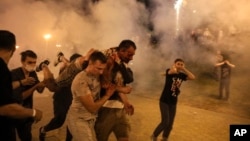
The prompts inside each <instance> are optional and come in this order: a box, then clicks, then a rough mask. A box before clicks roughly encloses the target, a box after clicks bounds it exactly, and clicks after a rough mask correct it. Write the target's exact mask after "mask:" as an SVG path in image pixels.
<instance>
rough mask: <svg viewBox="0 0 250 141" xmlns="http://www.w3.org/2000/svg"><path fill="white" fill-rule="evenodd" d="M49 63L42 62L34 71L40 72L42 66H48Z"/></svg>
mask: <svg viewBox="0 0 250 141" xmlns="http://www.w3.org/2000/svg"><path fill="white" fill-rule="evenodd" d="M49 63H50V62H49V60H48V59H46V60H44V61H43V62H41V63H40V64H39V65H38V66H37V67H36V71H37V72H39V71H41V70H42V67H43V65H49Z"/></svg>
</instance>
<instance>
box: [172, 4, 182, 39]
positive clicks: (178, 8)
mask: <svg viewBox="0 0 250 141" xmlns="http://www.w3.org/2000/svg"><path fill="white" fill-rule="evenodd" d="M182 2H183V0H177V1H176V2H175V5H174V8H175V10H176V35H178V31H179V17H180V9H181V6H182Z"/></svg>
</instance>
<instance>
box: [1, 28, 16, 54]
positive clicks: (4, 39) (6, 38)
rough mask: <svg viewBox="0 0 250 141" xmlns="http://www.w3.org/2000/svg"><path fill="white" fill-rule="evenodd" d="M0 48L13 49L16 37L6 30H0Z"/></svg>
mask: <svg viewBox="0 0 250 141" xmlns="http://www.w3.org/2000/svg"><path fill="white" fill-rule="evenodd" d="M0 49H4V50H8V51H15V49H16V37H15V35H14V34H13V33H12V32H10V31H8V30H0Z"/></svg>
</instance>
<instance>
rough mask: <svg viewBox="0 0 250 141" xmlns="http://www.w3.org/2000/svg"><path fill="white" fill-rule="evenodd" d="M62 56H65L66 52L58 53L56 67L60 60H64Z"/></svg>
mask: <svg viewBox="0 0 250 141" xmlns="http://www.w3.org/2000/svg"><path fill="white" fill-rule="evenodd" d="M62 56H64V54H63V53H62V52H59V53H58V54H57V59H56V61H55V62H54V66H55V67H56V66H57V65H58V64H59V63H60V62H62V60H61V57H62Z"/></svg>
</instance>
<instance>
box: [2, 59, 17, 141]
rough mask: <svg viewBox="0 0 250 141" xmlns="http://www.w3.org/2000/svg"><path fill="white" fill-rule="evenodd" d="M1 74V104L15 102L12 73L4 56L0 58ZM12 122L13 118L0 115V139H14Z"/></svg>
mask: <svg viewBox="0 0 250 141" xmlns="http://www.w3.org/2000/svg"><path fill="white" fill-rule="evenodd" d="M0 74H1V78H0V106H3V105H6V104H10V103H15V101H14V100H13V98H12V81H11V73H10V71H9V69H8V67H7V64H6V63H5V62H4V61H3V59H2V58H0ZM12 123H13V122H12V119H11V118H8V117H5V116H0V140H5V141H12V140H14V137H15V130H14V128H13V125H12Z"/></svg>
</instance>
